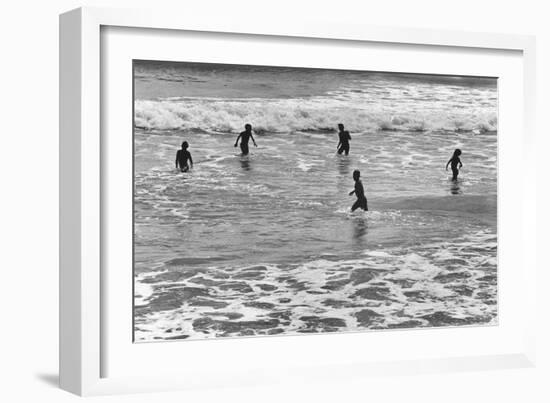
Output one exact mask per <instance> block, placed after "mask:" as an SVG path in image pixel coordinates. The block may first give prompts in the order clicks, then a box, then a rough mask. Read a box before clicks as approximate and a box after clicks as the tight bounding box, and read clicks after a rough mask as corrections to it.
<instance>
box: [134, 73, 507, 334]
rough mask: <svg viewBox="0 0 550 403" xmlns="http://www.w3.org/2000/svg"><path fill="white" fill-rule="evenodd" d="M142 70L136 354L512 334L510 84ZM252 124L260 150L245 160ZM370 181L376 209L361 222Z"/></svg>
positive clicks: (137, 119)
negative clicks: (240, 144) (457, 161)
mask: <svg viewBox="0 0 550 403" xmlns="http://www.w3.org/2000/svg"><path fill="white" fill-rule="evenodd" d="M134 73H135V83H134V88H135V103H134V127H135V133H134V224H135V225H134V226H135V229H134V230H135V233H134V242H135V245H134V260H135V266H134V282H135V283H134V286H135V295H134V304H135V309H134V331H135V339H136V341H152V340H162V339H185V338H189V339H197V338H212V337H220V336H250V335H272V334H297V333H315V332H332V331H358V330H369V329H391V328H415V327H432V326H461V325H479V324H494V323H496V320H497V235H496V234H497V233H496V208H497V86H496V80H495V79H490V78H473V77H449V76H424V75H411V74H387V73H370V72H356V71H330V70H312V69H294V68H275V67H252V66H228V65H204V64H186V63H160V62H155V63H150V62H138V63H136V64H135V66H134ZM245 123H250V124H251V125H252V126H253V130H254V132H253V133H254V137H255V139H256V142H257V144H258V147H257V148H255V147H254V146H253V144H252V143H250V150H251V152H250V155H248V156H241V155H240V149H239V148H234V143H235V139H236V137H237V135H238V133H239V132H241V131H242V130H244V124H245ZM338 123H343V124H344V125H345V126H346V130H349V131H350V134H351V137H352V140H351V142H350V144H351V151H350V154H349V156H344V155H338V154H337V153H336V145H337V143H338V135H337V132H336V131H335V130H336V128H337V124H338ZM184 140H185V141H188V142H189V145H190V148H189V151H190V152H191V154H192V157H193V161H194V168H193V169H192V170H191V171H189V172H187V173H180V172H178V171H177V170H176V169H175V155H176V151H177V150H178V149H179V148H180V144H181V142H182V141H184ZM455 148H460V149H462V152H463V153H462V156H461V160H462V162H463V164H464V167H463V168H462V170H461V171H460V175H459V179H458V181H457V182H453V181H451V180H450V177H451V172H450V171H446V170H445V165H446V163H447V161H448V160H449V158H450V157H451V155H452V153H453V151H454V149H455ZM356 169H358V170H360V171H361V179H362V182H363V185H364V187H365V193H366V196H367V199H368V206H369V211H368V212H363V211H356V212H354V213H351V212H350V206H351V205H352V204H353V202H354V201H355V197H354V196H351V197H350V196H348V193H349V192H350V191H351V190H353V186H354V181H353V179H352V173H353V171H354V170H356Z"/></svg>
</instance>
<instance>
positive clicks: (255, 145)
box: [250, 132, 258, 147]
mask: <svg viewBox="0 0 550 403" xmlns="http://www.w3.org/2000/svg"><path fill="white" fill-rule="evenodd" d="M250 138H251V139H252V142H253V143H254V147H258V144H256V140H254V136H253V135H252V132H251V133H250Z"/></svg>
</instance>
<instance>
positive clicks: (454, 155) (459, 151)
mask: <svg viewBox="0 0 550 403" xmlns="http://www.w3.org/2000/svg"><path fill="white" fill-rule="evenodd" d="M460 154H462V151H461V150H460V148H457V149H456V150H455V152H454V154H453V157H458V156H460Z"/></svg>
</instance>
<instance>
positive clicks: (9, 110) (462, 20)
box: [0, 0, 550, 403]
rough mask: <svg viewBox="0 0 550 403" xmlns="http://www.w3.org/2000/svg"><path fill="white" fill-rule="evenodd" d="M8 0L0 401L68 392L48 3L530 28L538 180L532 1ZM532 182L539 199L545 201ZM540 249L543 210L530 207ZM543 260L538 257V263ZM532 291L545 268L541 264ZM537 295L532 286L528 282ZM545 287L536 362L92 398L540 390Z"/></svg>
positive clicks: (480, 396)
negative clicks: (61, 359) (62, 368)
mask: <svg viewBox="0 0 550 403" xmlns="http://www.w3.org/2000/svg"><path fill="white" fill-rule="evenodd" d="M318 3H321V2H320V1H317V2H314V1H305V0H301V1H300V0H292V1H286V0H278V1H272V2H266V1H258V0H256V1H239V0H231V1H224V0H217V1H207V0H203V1H196V0H193V1H185V0H180V1H162V0H157V1H155V2H151V1H140V0H133V1H125V0H119V1H115V0H113V1H110V2H109V1H103V2H98V1H96V2H93V1H82V2H77V1H50V2H46V1H38V0H35V1H24V0H21V1H18V2H17V3H16V2H9V3H7V2H4V4H3V6H2V7H1V9H0V10H1V14H2V22H1V23H0V30H1V33H0V38H1V39H0V40H1V41H2V47H0V51H1V53H0V54H1V56H2V57H1V59H2V61H1V62H0V79H1V80H2V81H1V85H0V91H1V93H0V94H1V97H0V102H1V103H2V109H1V110H0V119H1V123H2V124H1V131H2V142H1V143H0V152H1V153H2V154H1V157H0V164H1V172H2V175H1V178H2V187H1V189H2V197H1V198H0V203H1V206H0V214H1V220H0V228H1V234H2V239H1V240H2V243H1V245H2V248H1V251H2V254H1V256H2V259H1V260H0V262H1V264H0V269H1V270H2V271H1V275H0V287H1V288H0V298H1V299H0V302H1V305H0V306H1V310H0V323H1V325H0V371H1V373H0V379H1V381H0V396H1V397H0V399H1V400H3V401H6V402H18V401H41V402H44V401H45V402H50V401H51V402H70V401H75V400H76V399H77V398H76V397H74V396H72V395H70V394H68V393H66V392H63V391H61V390H59V389H57V387H56V386H55V384H56V382H57V355H58V347H57V336H58V333H57V326H58V315H57V302H58V300H57V294H58V272H57V262H58V253H57V251H58V242H57V237H58V229H57V221H58V208H57V201H58V197H57V193H58V180H57V178H58V162H57V161H58V135H57V132H58V76H57V75H58V19H57V18H58V17H57V16H58V14H59V13H60V12H63V11H66V10H68V9H71V8H74V7H77V6H80V5H100V6H111V7H113V6H116V7H124V6H127V7H139V6H141V7H152V6H153V4H154V6H155V7H161V6H172V7H173V6H179V8H180V9H181V10H182V11H181V12H185V13H201V14H208V13H217V14H221V15H226V16H227V18H234V19H242V21H243V25H246V20H248V19H262V18H271V19H279V20H280V21H281V24H284V21H286V20H288V19H293V20H300V19H301V18H303V16H304V15H307V14H314V15H315V16H316V17H317V18H326V19H327V20H334V19H336V20H341V21H350V22H355V23H368V24H374V25H394V26H396V25H397V26H405V27H421V28H451V29H466V30H471V31H492V32H507V33H523V34H536V35H537V37H538V38H537V39H538V44H537V51H538V62H537V63H538V72H539V77H538V80H539V81H538V82H539V90H538V94H537V106H538V115H539V118H538V125H537V127H538V137H539V138H538V142H539V143H538V144H539V145H538V149H539V151H540V153H539V156H538V159H539V170H538V171H539V173H540V176H541V178H540V179H539V180H540V182H541V183H542V182H548V181H547V179H546V177H545V176H546V171H548V168H547V167H546V166H545V164H546V163H547V159H548V157H547V156H546V150H548V149H550V148H549V146H550V141H549V140H548V135H547V134H546V133H548V127H547V124H546V120H547V117H546V116H547V115H548V113H549V111H550V102H549V99H548V91H549V90H550V85H549V83H550V79H549V78H548V76H546V75H545V73H546V74H550V29H549V28H548V26H549V24H548V16H549V13H548V11H547V10H545V8H544V3H545V2H543V1H540V2H537V1H529V0H523V1H521V2H520V1H516V2H503V1H500V2H499V1H493V0H488V1H481V0H475V1H470V0H462V1H453V2H449V1H442V0H439V1H427V0H415V1H410V0H409V1H408V0H403V1H391V0H386V1H377V2H369V1H366V0H362V1H357V2H353V1H346V0H338V1H336V2H330V4H318ZM548 196H549V192H548V190H546V189H545V188H544V189H543V188H540V189H539V200H538V203H539V206H543V205H545V204H546V205H550V203H549V200H548V199H549V197H548ZM539 210H540V211H539V212H538V215H539V235H538V237H539V238H538V239H539V249H540V250H541V251H542V250H543V248H544V247H547V246H546V245H547V244H548V236H545V239H543V232H542V229H543V228H544V227H545V226H546V225H547V224H549V221H548V213H547V212H546V211H544V210H542V208H541V207H540V208H539ZM543 266H548V265H541V268H543ZM539 276H540V278H539V284H540V291H544V290H545V289H546V287H545V286H544V285H545V284H547V283H548V277H549V276H548V274H547V272H545V271H542V272H541V273H540V275H539ZM539 294H541V293H539ZM548 300H549V299H548V297H547V295H546V294H545V295H539V301H540V310H539V314H540V318H541V325H540V331H539V347H538V349H539V365H538V367H537V368H536V369H527V370H506V371H493V372H482V373H460V374H450V375H449V374H445V375H421V376H420V375H419V376H402V377H393V378H388V377H383V376H381V377H375V378H368V379H352V380H350V381H349V382H346V383H343V382H339V383H334V384H326V383H325V384H307V385H301V386H298V385H290V386H285V387H276V386H273V387H262V388H248V389H226V390H213V391H198V392H185V393H182V392H180V393H164V394H157V395H136V396H126V397H121V396H115V397H102V398H94V400H98V401H114V402H158V401H162V402H164V401H167V402H171V401H174V402H176V401H177V402H181V401H185V400H187V401H200V402H201V403H202V402H210V401H212V402H214V401H224V402H227V401H239V402H248V401H250V402H259V401H261V402H271V401H273V402H279V401H318V402H324V401H327V402H328V401H335V400H337V401H362V400H373V401H374V400H376V401H422V402H431V401H434V402H441V401H445V402H455V401H456V402H463V401H465V400H466V399H471V400H472V401H474V402H476V401H525V402H538V401H541V402H542V401H549V400H550V391H549V390H548V380H549V379H550V349H549V348H548V342H549V340H550V338H549V336H550V334H549V333H550V332H549V330H550V329H549V326H548V322H549V317H550V315H549V310H548V308H549V304H548ZM411 348H414V346H411Z"/></svg>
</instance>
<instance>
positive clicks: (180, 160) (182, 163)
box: [176, 141, 193, 172]
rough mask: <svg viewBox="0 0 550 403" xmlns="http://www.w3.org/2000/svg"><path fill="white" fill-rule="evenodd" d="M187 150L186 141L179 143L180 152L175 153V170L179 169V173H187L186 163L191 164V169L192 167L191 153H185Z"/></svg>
mask: <svg viewBox="0 0 550 403" xmlns="http://www.w3.org/2000/svg"><path fill="white" fill-rule="evenodd" d="M188 148H189V143H188V142H187V141H184V142H183V143H181V150H178V152H177V153H176V169H178V166H179V169H180V171H181V172H187V171H189V164H188V163H187V161H189V162H190V163H191V167H193V158H191V153H190V152H189V151H187V149H188Z"/></svg>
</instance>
